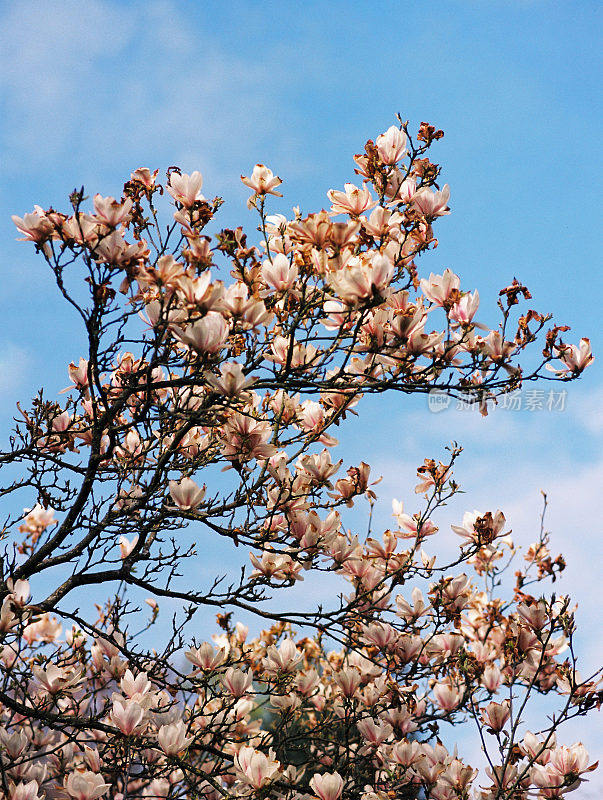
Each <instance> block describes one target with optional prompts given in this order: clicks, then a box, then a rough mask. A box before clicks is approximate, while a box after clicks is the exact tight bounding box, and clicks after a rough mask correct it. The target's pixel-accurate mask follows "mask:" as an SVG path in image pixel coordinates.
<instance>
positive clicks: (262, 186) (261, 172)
mask: <svg viewBox="0 0 603 800" xmlns="http://www.w3.org/2000/svg"><path fill="white" fill-rule="evenodd" d="M241 180H242V181H243V183H244V184H245V186H248V187H249V188H250V189H251V190H252V191H253V192H254V194H257V195H266V194H273V195H276V196H277V197H282V196H283V195H282V194H281V193H280V192H275V191H274V190H275V189H276V187H277V186H280V185H281V183H282V180H281V179H280V178H279V177H277V176H276V175H273V174H272V170H270V169H268V167H266V166H265V165H264V164H256V165H255V167H254V168H253V172H252V173H251V177H250V178H246V177H245V176H244V175H241Z"/></svg>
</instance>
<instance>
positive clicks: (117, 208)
mask: <svg viewBox="0 0 603 800" xmlns="http://www.w3.org/2000/svg"><path fill="white" fill-rule="evenodd" d="M94 210H95V212H96V218H97V219H98V220H99V222H102V223H103V225H106V226H107V227H108V228H116V227H117V226H118V225H125V224H126V223H127V222H129V221H130V219H131V217H132V213H131V212H132V201H131V200H130V198H129V197H128V198H127V199H126V200H124V202H123V203H120V202H119V201H118V200H116V199H115V198H114V197H102V195H100V194H95V195H94Z"/></svg>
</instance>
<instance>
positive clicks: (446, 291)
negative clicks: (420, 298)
mask: <svg viewBox="0 0 603 800" xmlns="http://www.w3.org/2000/svg"><path fill="white" fill-rule="evenodd" d="M420 285H421V290H422V292H423V294H424V295H425V297H426V298H427V299H428V300H431V302H432V303H435V304H436V305H438V306H443V305H445V303H446V302H447V301H448V299H449V298H450V297H451V296H452V295H453V294H455V293H457V292H458V291H459V289H460V286H461V279H460V278H459V276H458V275H455V274H454V272H452V270H450V269H446V270H444V274H443V275H434V273H433V272H432V273H430V275H429V279H428V280H427V279H426V278H421V280H420Z"/></svg>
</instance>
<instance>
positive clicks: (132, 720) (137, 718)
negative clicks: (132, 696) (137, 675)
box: [111, 698, 144, 736]
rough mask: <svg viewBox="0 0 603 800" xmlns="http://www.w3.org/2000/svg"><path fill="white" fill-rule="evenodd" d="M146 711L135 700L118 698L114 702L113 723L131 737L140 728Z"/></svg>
mask: <svg viewBox="0 0 603 800" xmlns="http://www.w3.org/2000/svg"><path fill="white" fill-rule="evenodd" d="M143 718H144V709H143V708H142V707H141V706H140V705H139V704H138V703H136V702H135V701H134V700H124V699H123V698H116V699H115V700H114V702H113V710H112V712H111V721H112V722H113V724H114V725H116V726H117V727H118V728H119V730H120V731H121V732H122V733H123V734H124V735H125V736H130V734H132V733H134V731H135V730H136V729H137V728H138V727H139V726H140V724H141V722H142V721H143Z"/></svg>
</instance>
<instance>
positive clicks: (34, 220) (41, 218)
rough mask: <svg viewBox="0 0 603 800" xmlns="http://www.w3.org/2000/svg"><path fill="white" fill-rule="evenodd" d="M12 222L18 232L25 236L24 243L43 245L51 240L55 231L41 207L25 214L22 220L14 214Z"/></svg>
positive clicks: (36, 207)
mask: <svg viewBox="0 0 603 800" xmlns="http://www.w3.org/2000/svg"><path fill="white" fill-rule="evenodd" d="M12 221H13V222H14V223H15V226H16V228H17V230H18V231H19V232H20V233H22V234H24V236H23V239H22V241H28V242H35V243H36V244H41V243H42V242H45V241H47V240H48V239H50V238H51V236H52V234H53V231H54V225H53V224H52V222H51V221H50V220H49V219H48V217H47V216H46V214H45V213H44V211H43V209H42V208H40V206H35V207H34V211H32V212H31V213H30V214H24V215H23V217H22V218H21V217H18V216H16V214H13V216H12Z"/></svg>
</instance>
